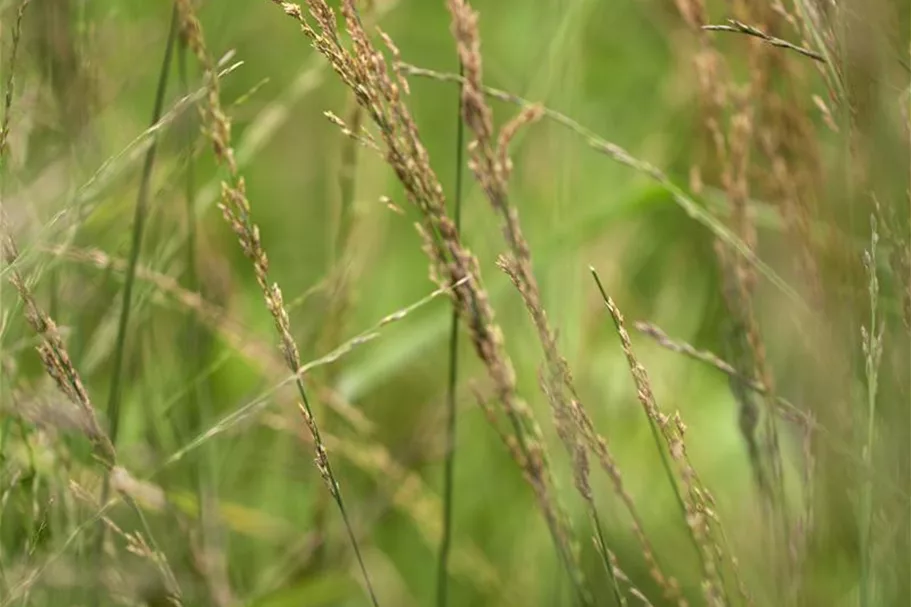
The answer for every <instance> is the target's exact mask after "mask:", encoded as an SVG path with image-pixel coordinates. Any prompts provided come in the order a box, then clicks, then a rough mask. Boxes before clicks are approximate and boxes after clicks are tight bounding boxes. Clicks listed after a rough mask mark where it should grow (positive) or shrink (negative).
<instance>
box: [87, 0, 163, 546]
mask: <svg viewBox="0 0 911 607" xmlns="http://www.w3.org/2000/svg"><path fill="white" fill-rule="evenodd" d="M177 16H178V14H177V8H176V5H175V7H174V9H173V10H172V12H171V25H170V28H169V31H168V40H167V42H166V46H165V54H164V59H163V60H162V63H161V73H160V74H159V77H158V87H157V90H156V92H155V105H154V108H153V110H152V126H154V125H156V124H158V122H159V120H161V115H162V111H163V107H164V97H165V91H166V90H167V85H168V75H169V73H170V68H171V57H172V55H173V51H174V41H175V39H176V37H177V23H178V22H177ZM157 141H158V140H157V138H155V139H153V140H152V143H151V145H150V146H149V149H148V150H147V151H146V155H145V161H144V163H143V167H142V176H141V178H140V183H139V193H138V195H137V199H136V208H135V212H134V216H133V235H132V242H131V245H130V257H129V260H128V266H127V273H126V279H125V283H124V288H123V298H122V300H121V306H120V319H119V322H118V326H117V338H116V343H115V348H114V368H113V370H112V371H111V389H110V392H109V394H108V406H107V414H108V424H109V425H110V429H109V431H108V436H109V438H110V441H111V444H112V445H116V443H117V433H118V430H119V427H120V400H121V395H122V387H121V381H122V375H123V363H124V357H125V356H124V354H125V351H126V340H127V327H128V325H129V320H130V304H131V302H132V297H133V285H134V283H135V279H136V268H137V265H138V263H139V254H140V251H141V249H142V236H143V231H144V228H145V222H146V218H147V216H148V207H149V190H150V184H151V177H152V168H153V167H154V166H155V155H156V151H157V148H158V146H157ZM109 493H110V477H109V476H108V475H106V476H105V480H104V486H103V488H102V500H101V501H102V503H104V502H106V501H107V498H108V495H109ZM105 529H106V528H105V526H104V525H102V526H101V529H100V532H99V534H98V550H97V552H98V555H99V556H100V554H101V548H102V546H103V544H104V536H105Z"/></svg>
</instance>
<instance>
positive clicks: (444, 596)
mask: <svg viewBox="0 0 911 607" xmlns="http://www.w3.org/2000/svg"><path fill="white" fill-rule="evenodd" d="M464 71H465V67H464V65H463V64H462V61H461V60H459V75H460V76H462V75H463V74H464ZM462 105H463V103H462V87H461V86H460V87H459V104H458V114H457V120H456V154H455V156H456V161H455V162H456V166H455V196H454V198H453V216H454V221H455V229H456V233H457V234H459V235H461V230H462V172H463V165H464V161H463V154H464V151H463V142H464V139H465V121H464V120H463V118H462ZM458 378H459V310H458V307H457V306H456V304H455V303H453V307H452V322H451V324H450V328H449V382H448V385H447V387H446V439H445V443H444V448H445V454H446V456H445V462H444V469H443V537H442V539H441V540H440V555H439V564H438V568H437V607H446V605H447V603H448V600H449V592H448V590H449V553H450V551H451V548H452V508H453V499H454V495H453V491H454V484H455V452H456V426H457V424H456V422H457V416H456V409H457V404H456V391H457V388H456V386H457V384H458Z"/></svg>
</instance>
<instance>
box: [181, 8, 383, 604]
mask: <svg viewBox="0 0 911 607" xmlns="http://www.w3.org/2000/svg"><path fill="white" fill-rule="evenodd" d="M177 6H178V9H179V12H180V25H181V31H182V34H183V36H184V38H185V39H186V41H187V44H188V46H189V48H190V49H191V50H192V51H193V53H194V54H195V55H196V58H197V60H198V61H199V63H200V64H201V66H202V68H203V71H204V76H205V80H206V84H207V86H208V94H207V96H206V99H205V101H204V102H203V103H202V104H201V105H200V113H201V115H202V120H203V128H204V129H205V133H206V135H207V136H208V137H209V139H210V140H211V142H212V147H213V150H214V152H215V158H216V160H217V161H218V162H219V163H220V164H222V165H223V166H224V168H225V169H226V171H227V175H226V177H225V179H224V180H223V181H222V196H221V203H220V205H219V206H220V208H221V211H222V214H223V216H224V218H225V221H227V222H228V224H229V225H230V226H231V229H232V230H233V231H234V233H235V235H236V236H237V239H238V241H239V242H240V245H241V248H242V249H243V252H244V255H245V256H246V257H247V259H249V260H250V262H251V263H252V264H253V270H254V275H255V278H256V282H257V284H258V285H259V287H260V289H261V290H262V293H263V297H264V299H265V302H266V307H267V308H268V309H269V313H270V314H271V316H272V318H273V321H274V324H275V330H276V332H277V333H278V336H279V339H280V342H281V345H280V347H281V351H282V354H283V355H284V359H285V362H286V364H287V365H288V368H289V369H290V370H291V371H292V372H293V373H295V374H296V379H295V383H296V385H297V391H298V395H299V396H300V403H299V407H300V411H301V414H302V416H303V418H304V421H305V422H306V424H307V428H308V429H309V430H310V433H311V435H312V437H313V443H314V448H315V450H316V466H317V468H318V469H319V471H320V475H321V476H322V477H323V480H324V481H325V483H326V486H327V488H328V489H329V493H330V494H331V496H332V498H333V500H334V501H335V504H336V506H337V507H338V510H339V513H340V514H341V516H342V521H343V522H344V524H345V531H346V532H347V535H348V539H349V540H350V542H351V546H352V548H353V549H354V554H355V557H356V559H357V563H358V566H359V567H360V570H361V574H362V576H363V578H364V583H365V585H366V589H367V592H368V594H369V595H370V600H371V602H372V603H373V605H374V607H378V606H379V601H378V600H377V598H376V593H375V592H374V590H373V584H372V583H371V581H370V575H369V574H368V573H367V567H366V565H365V564H364V559H363V557H362V555H361V549H360V545H359V544H358V541H357V536H356V535H355V533H354V529H353V528H352V526H351V521H350V518H349V516H348V512H347V509H346V508H345V502H344V500H343V498H342V492H341V489H340V487H339V483H338V481H337V478H336V476H335V473H334V472H333V469H332V464H331V462H330V460H329V454H328V452H327V451H326V447H325V445H324V442H323V439H322V435H321V434H320V431H319V426H318V425H317V423H316V420H315V419H314V417H313V413H312V408H311V405H310V399H309V398H308V395H307V391H306V388H305V386H304V380H303V376H302V374H300V373H298V370H299V369H300V368H301V359H300V353H299V351H298V348H297V344H296V343H295V341H294V338H293V336H292V333H291V320H290V318H289V317H288V312H287V310H286V309H285V305H284V301H283V299H282V292H281V289H280V288H279V286H278V285H277V284H275V283H271V282H270V280H269V260H268V258H267V257H266V252H265V250H264V248H263V245H262V241H261V239H260V233H259V227H258V226H257V225H256V224H255V223H254V222H253V219H252V217H251V207H250V201H249V200H248V199H247V194H246V185H245V182H244V179H243V177H242V176H241V175H240V171H239V169H238V165H237V161H236V159H235V157H234V150H233V149H232V147H231V124H230V120H229V119H228V117H227V115H226V114H225V113H224V111H223V110H222V107H221V98H220V89H219V85H218V77H217V74H216V68H215V64H214V63H213V61H212V58H211V56H210V55H209V52H208V50H207V49H206V45H205V38H204V36H203V31H202V25H201V24H200V23H199V20H198V19H197V17H196V14H195V11H194V9H193V5H192V2H191V0H177Z"/></svg>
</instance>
